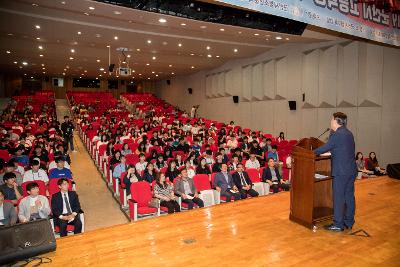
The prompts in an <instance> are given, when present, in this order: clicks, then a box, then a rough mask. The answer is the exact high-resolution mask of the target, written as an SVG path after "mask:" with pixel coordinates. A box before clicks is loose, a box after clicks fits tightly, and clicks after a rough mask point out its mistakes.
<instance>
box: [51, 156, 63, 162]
mask: <svg viewBox="0 0 400 267" xmlns="http://www.w3.org/2000/svg"><path fill="white" fill-rule="evenodd" d="M54 161H55V162H56V163H59V162H60V161H65V159H64V157H63V156H59V157H56V158H55V159H54Z"/></svg>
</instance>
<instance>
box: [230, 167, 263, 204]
mask: <svg viewBox="0 0 400 267" xmlns="http://www.w3.org/2000/svg"><path fill="white" fill-rule="evenodd" d="M232 179H233V183H234V184H235V185H236V187H237V188H238V190H239V193H240V196H241V198H242V199H245V198H247V195H250V196H251V197H258V193H257V191H256V190H254V189H253V188H252V186H253V184H252V183H251V180H250V177H249V175H248V174H247V172H245V171H243V164H242V163H239V164H238V165H237V166H236V172H235V173H233V174H232Z"/></svg>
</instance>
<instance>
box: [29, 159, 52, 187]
mask: <svg viewBox="0 0 400 267" xmlns="http://www.w3.org/2000/svg"><path fill="white" fill-rule="evenodd" d="M31 181H43V182H45V183H46V184H47V183H48V182H49V177H48V176H47V173H46V172H45V171H44V170H43V169H41V168H40V162H39V161H38V160H33V161H32V164H31V169H30V170H29V171H26V172H25V174H24V177H23V181H22V182H23V183H25V182H31Z"/></svg>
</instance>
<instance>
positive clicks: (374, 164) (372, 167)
mask: <svg viewBox="0 0 400 267" xmlns="http://www.w3.org/2000/svg"><path fill="white" fill-rule="evenodd" d="M367 170H369V171H373V172H374V174H375V175H377V176H382V175H386V170H385V169H382V168H381V167H380V166H379V163H378V159H377V158H376V154H375V152H370V153H369V157H368V163H367Z"/></svg>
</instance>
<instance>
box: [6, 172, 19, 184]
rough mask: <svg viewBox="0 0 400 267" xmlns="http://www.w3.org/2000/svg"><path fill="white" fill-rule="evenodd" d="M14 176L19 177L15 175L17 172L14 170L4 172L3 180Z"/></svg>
mask: <svg viewBox="0 0 400 267" xmlns="http://www.w3.org/2000/svg"><path fill="white" fill-rule="evenodd" d="M12 178H17V176H16V175H15V173H13V172H6V173H5V174H4V176H3V181H4V182H5V181H7V180H9V179H12Z"/></svg>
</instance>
